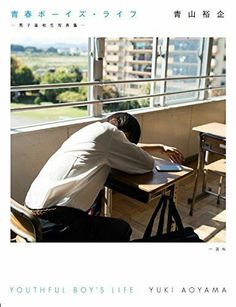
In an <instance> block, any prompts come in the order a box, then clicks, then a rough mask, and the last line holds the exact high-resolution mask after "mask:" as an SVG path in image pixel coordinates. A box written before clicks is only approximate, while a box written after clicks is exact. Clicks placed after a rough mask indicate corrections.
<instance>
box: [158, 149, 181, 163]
mask: <svg viewBox="0 0 236 307" xmlns="http://www.w3.org/2000/svg"><path fill="white" fill-rule="evenodd" d="M163 154H165V155H167V156H168V158H169V159H170V160H171V161H172V162H174V163H178V164H182V163H183V161H184V156H183V154H182V153H181V152H180V151H179V150H178V149H177V148H175V147H170V146H166V145H163Z"/></svg>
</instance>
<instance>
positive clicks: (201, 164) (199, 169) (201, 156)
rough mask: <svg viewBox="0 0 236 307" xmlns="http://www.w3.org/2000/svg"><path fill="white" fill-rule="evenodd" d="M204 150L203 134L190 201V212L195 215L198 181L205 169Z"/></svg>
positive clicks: (200, 138) (200, 137)
mask: <svg viewBox="0 0 236 307" xmlns="http://www.w3.org/2000/svg"><path fill="white" fill-rule="evenodd" d="M204 158H205V157H204V152H203V149H202V134H201V133H200V135H199V152H198V163H197V170H196V176H195V182H194V188H193V196H192V199H190V200H189V203H191V207H190V211H189V214H190V215H193V207H194V205H195V202H196V196H197V187H198V181H199V176H200V173H201V172H202V171H203V167H204Z"/></svg>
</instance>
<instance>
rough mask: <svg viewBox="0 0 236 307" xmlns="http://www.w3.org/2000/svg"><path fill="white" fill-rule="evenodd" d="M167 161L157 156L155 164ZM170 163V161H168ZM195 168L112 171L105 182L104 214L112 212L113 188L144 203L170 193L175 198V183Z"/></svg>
mask: <svg viewBox="0 0 236 307" xmlns="http://www.w3.org/2000/svg"><path fill="white" fill-rule="evenodd" d="M166 162H167V161H165V160H162V159H157V158H155V164H156V165H158V164H160V163H166ZM167 163H169V162H167ZM193 172H194V171H193V169H191V168H189V167H186V166H183V169H182V170H181V171H179V172H158V171H157V170H156V169H155V168H154V169H153V170H152V171H151V172H149V173H146V174H142V175H130V174H126V173H123V172H120V171H112V172H111V174H110V175H109V177H108V179H107V181H106V183H105V203H104V214H105V216H111V214H112V190H114V191H116V192H119V193H121V194H124V195H126V196H129V197H132V198H134V199H136V200H139V201H141V202H143V203H148V202H149V201H151V200H153V199H155V198H157V197H158V196H160V195H161V194H162V195H164V194H165V193H167V192H168V193H169V194H170V197H171V198H174V193H175V185H176V183H178V182H180V181H181V180H183V179H186V178H187V177H189V176H191V175H192V174H193Z"/></svg>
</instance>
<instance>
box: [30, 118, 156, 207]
mask: <svg viewBox="0 0 236 307" xmlns="http://www.w3.org/2000/svg"><path fill="white" fill-rule="evenodd" d="M153 167H154V159H153V158H152V157H151V156H150V155H149V154H148V153H146V152H145V151H143V150H142V149H141V148H139V147H138V146H137V145H135V144H133V143H131V142H129V141H128V139H127V138H126V136H125V134H124V133H123V132H122V131H120V130H118V129H117V128H116V127H115V126H114V125H112V124H110V123H108V122H105V123H101V122H96V123H94V124H91V125H88V126H86V127H84V128H82V129H81V130H79V131H78V132H76V133H74V134H73V135H72V136H71V137H70V138H69V139H68V140H66V141H65V142H64V144H63V145H62V146H61V148H60V149H59V150H58V151H57V152H56V153H55V154H53V155H52V156H51V158H50V159H49V160H48V161H47V163H46V164H45V166H44V167H43V168H42V170H41V171H40V173H39V175H38V176H37V177H36V179H35V180H34V182H33V183H32V185H31V187H30V189H29V191H28V194H27V196H26V200H25V203H26V205H27V206H28V207H29V208H32V209H42V208H49V207H51V206H55V205H57V206H67V207H73V208H79V209H81V210H84V211H86V210H88V209H89V208H90V207H91V205H92V204H93V202H94V201H95V199H96V197H97V195H98V193H99V191H100V190H101V189H102V188H103V186H104V183H105V181H106V179H107V176H108V174H109V171H110V169H111V168H115V169H118V170H121V171H124V172H126V173H131V174H142V173H146V172H149V171H151V170H152V169H153Z"/></svg>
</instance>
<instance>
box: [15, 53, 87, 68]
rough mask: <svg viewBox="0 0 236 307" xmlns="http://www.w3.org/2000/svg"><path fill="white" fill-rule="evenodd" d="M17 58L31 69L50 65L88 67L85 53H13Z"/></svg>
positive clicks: (54, 66)
mask: <svg viewBox="0 0 236 307" xmlns="http://www.w3.org/2000/svg"><path fill="white" fill-rule="evenodd" d="M13 55H15V56H16V57H17V58H19V60H20V61H21V62H22V63H24V64H25V65H27V66H28V67H30V68H31V69H32V70H33V71H35V70H36V69H39V68H43V69H45V68H46V69H48V68H50V67H53V68H59V67H64V68H66V67H69V66H72V65H78V66H79V68H80V69H81V70H87V69H88V57H87V56H86V55H80V56H68V55H53V54H42V55H40V54H26V53H20V52H18V53H15V54H14V53H13Z"/></svg>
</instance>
